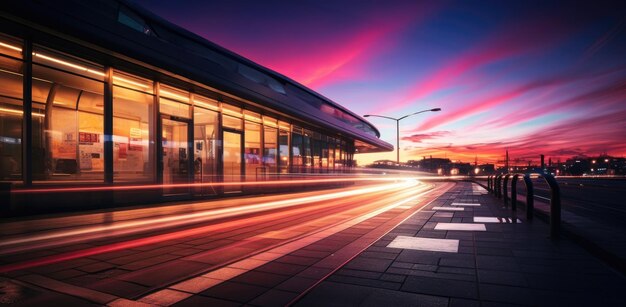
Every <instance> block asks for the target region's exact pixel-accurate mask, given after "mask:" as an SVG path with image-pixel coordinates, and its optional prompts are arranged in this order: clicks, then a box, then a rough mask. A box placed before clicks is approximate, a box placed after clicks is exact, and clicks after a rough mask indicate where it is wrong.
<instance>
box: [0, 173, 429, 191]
mask: <svg viewBox="0 0 626 307" xmlns="http://www.w3.org/2000/svg"><path fill="white" fill-rule="evenodd" d="M417 178H419V177H415V178H411V179H413V180H417ZM404 180H407V177H383V178H377V177H365V178H364V177H347V178H325V179H319V178H316V179H293V180H268V181H253V182H252V181H241V182H204V183H174V184H147V185H123V186H89V187H70V188H35V189H17V190H11V193H15V194H30V193H55V192H95V191H134V190H151V189H163V188H171V189H174V188H201V187H226V186H268V185H273V186H288V185H303V184H304V185H306V184H324V183H339V182H357V181H370V182H371V181H404Z"/></svg>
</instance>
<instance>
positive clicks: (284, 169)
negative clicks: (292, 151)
mask: <svg viewBox="0 0 626 307" xmlns="http://www.w3.org/2000/svg"><path fill="white" fill-rule="evenodd" d="M278 133H279V134H278V145H279V147H278V148H279V149H278V150H279V151H278V155H279V157H278V161H279V162H278V167H279V170H280V173H281V174H286V173H289V135H290V134H289V126H288V125H280V129H279V130H278Z"/></svg>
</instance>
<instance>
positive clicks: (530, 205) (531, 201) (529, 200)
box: [524, 174, 535, 221]
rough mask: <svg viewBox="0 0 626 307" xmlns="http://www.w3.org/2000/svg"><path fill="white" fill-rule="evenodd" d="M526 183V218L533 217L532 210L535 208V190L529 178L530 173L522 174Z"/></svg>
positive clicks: (530, 218)
mask: <svg viewBox="0 0 626 307" xmlns="http://www.w3.org/2000/svg"><path fill="white" fill-rule="evenodd" d="M524 182H525V183H526V219H527V220H529V221H530V220H532V219H533V210H535V191H534V190H533V189H534V188H533V181H532V180H530V174H526V175H524Z"/></svg>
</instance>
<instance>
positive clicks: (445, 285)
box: [296, 182, 626, 306]
mask: <svg viewBox="0 0 626 307" xmlns="http://www.w3.org/2000/svg"><path fill="white" fill-rule="evenodd" d="M507 209H508V208H503V207H502V201H501V200H499V199H497V198H495V197H493V196H491V195H489V194H487V193H486V191H484V189H482V188H480V187H479V186H478V185H477V184H473V183H469V182H459V183H458V184H457V185H456V186H455V187H454V188H453V189H451V190H450V191H449V192H447V193H445V194H444V195H443V196H442V197H440V198H439V199H437V200H436V201H434V202H433V203H431V204H430V205H429V206H428V207H427V208H425V209H424V210H422V211H420V212H417V213H416V214H414V215H413V216H411V217H410V218H409V219H407V220H406V221H405V222H404V223H402V224H401V225H400V226H398V227H396V228H395V229H394V230H393V231H391V232H390V233H388V234H387V235H386V236H384V237H383V238H382V239H381V240H379V241H378V242H376V243H375V244H374V245H372V246H371V247H369V248H368V249H366V250H365V251H364V252H363V253H361V254H360V255H359V256H357V257H356V258H354V259H352V260H351V261H350V262H349V263H348V264H347V265H345V266H344V267H342V268H341V269H339V270H337V271H336V272H334V273H333V274H332V275H331V276H330V277H329V278H327V279H326V280H325V281H323V282H322V283H320V284H319V285H318V286H317V287H316V288H314V289H313V290H312V291H311V292H309V293H308V294H307V295H305V296H304V297H303V298H302V299H301V300H299V301H298V302H297V304H296V305H297V306H391V305H395V306H500V305H534V306H557V305H558V306H625V305H626V295H625V293H626V278H625V277H624V276H623V275H621V274H620V273H617V272H616V271H614V270H613V269H611V268H610V267H608V266H607V265H605V264H604V263H602V262H600V261H599V260H598V259H597V258H595V257H593V256H591V255H590V254H589V253H588V252H586V251H585V250H584V249H582V248H581V247H580V246H578V245H577V244H575V243H573V242H572V241H571V240H569V239H567V238H561V239H560V240H556V241H555V240H551V239H550V238H549V228H548V225H547V224H546V223H545V222H543V221H541V220H537V219H536V220H534V221H532V222H527V221H526V220H525V218H524V213H523V211H518V216H517V218H518V219H519V220H518V221H519V223H511V222H512V219H511V218H507V217H510V214H511V211H509V210H507ZM494 217H495V218H496V219H495V221H499V222H496V223H491V222H490V219H489V218H494ZM478 221H483V222H480V223H479V222H478ZM483 227H484V228H483ZM461 229H464V230H461ZM429 239H444V240H443V241H441V240H429ZM457 240H458V241H457ZM394 246H395V247H394ZM434 250H435V251H434Z"/></svg>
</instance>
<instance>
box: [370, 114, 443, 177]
mask: <svg viewBox="0 0 626 307" xmlns="http://www.w3.org/2000/svg"><path fill="white" fill-rule="evenodd" d="M439 111H441V108H434V109H428V110H422V111H419V112H415V113H411V114H408V115H404V116H402V117H398V118H394V117H389V116H383V115H374V114H366V115H363V117H382V118H386V119H391V120H395V121H396V138H397V141H396V147H397V151H398V153H397V154H396V162H397V163H398V165H400V121H401V120H403V119H405V118H407V117H409V116H413V115H417V114H420V113H424V112H439Z"/></svg>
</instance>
